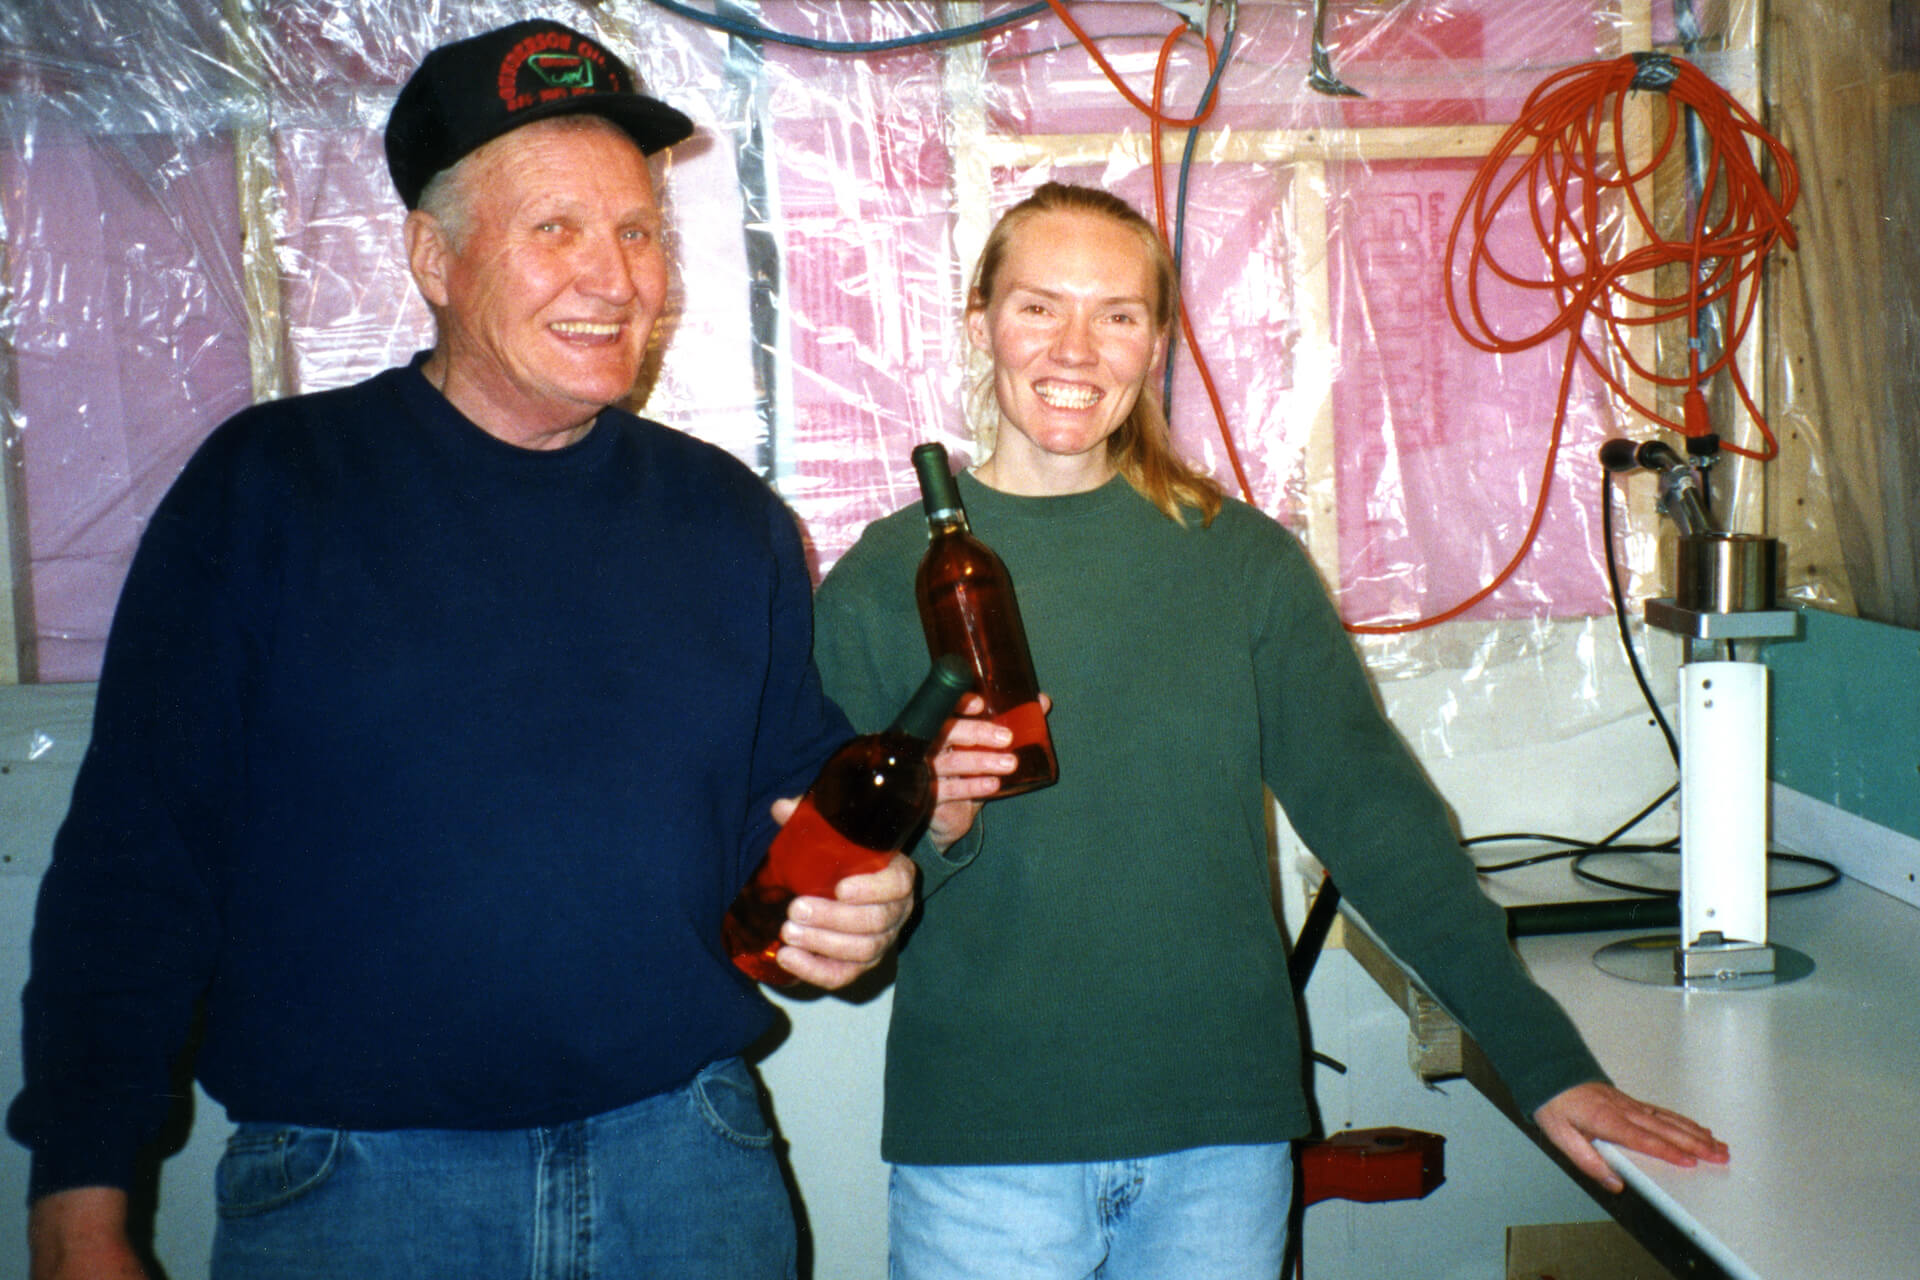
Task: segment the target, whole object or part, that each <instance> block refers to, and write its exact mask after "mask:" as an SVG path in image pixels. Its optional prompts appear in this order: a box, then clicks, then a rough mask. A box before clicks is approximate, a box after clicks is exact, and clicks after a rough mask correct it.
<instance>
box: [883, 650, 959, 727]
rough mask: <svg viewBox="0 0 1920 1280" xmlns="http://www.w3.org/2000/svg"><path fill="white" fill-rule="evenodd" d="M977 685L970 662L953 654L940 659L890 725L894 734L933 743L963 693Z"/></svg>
mask: <svg viewBox="0 0 1920 1280" xmlns="http://www.w3.org/2000/svg"><path fill="white" fill-rule="evenodd" d="M972 687H973V670H972V668H970V667H969V666H968V665H967V663H966V661H965V660H964V659H962V658H959V657H956V656H954V655H952V654H948V655H947V656H945V657H943V658H941V659H939V660H938V661H936V662H935V663H934V664H933V669H932V670H931V671H929V672H928V673H927V678H926V679H925V680H923V681H921V682H920V687H919V688H918V689H916V690H914V692H913V696H912V697H911V698H908V699H907V705H906V706H904V707H902V708H901V709H900V714H899V715H897V716H895V717H894V718H893V723H892V724H891V725H890V726H888V731H889V732H891V733H904V734H906V735H907V736H908V737H910V738H918V739H919V740H920V741H922V742H931V741H933V739H934V738H935V737H936V736H937V735H938V734H939V732H940V726H941V725H943V724H945V723H946V721H947V717H948V716H950V715H952V714H953V708H954V707H955V705H957V704H958V703H959V701H960V695H961V694H963V693H965V692H966V691H967V690H968V689H970V688H972Z"/></svg>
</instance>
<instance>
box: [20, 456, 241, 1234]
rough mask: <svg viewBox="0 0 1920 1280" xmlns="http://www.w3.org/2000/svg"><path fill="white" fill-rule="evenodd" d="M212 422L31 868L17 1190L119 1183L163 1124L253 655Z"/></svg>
mask: <svg viewBox="0 0 1920 1280" xmlns="http://www.w3.org/2000/svg"><path fill="white" fill-rule="evenodd" d="M229 443H230V439H229V438H227V437H222V436H219V435H218V434H216V437H215V438H214V439H213V440H211V441H210V442H209V446H208V447H206V448H203V449H202V450H201V452H200V453H199V454H198V455H196V457H195V459H194V460H193V461H192V462H191V463H190V464H189V466H188V468H187V470H186V471H185V472H184V473H183V474H182V476H181V478H180V480H179V481H178V482H177V483H176V484H175V486H174V487H173V489H172V490H171V491H170V492H169V494H168V496H167V497H166V498H165V499H164V500H163V502H162V503H161V505H160V508H159V509H158V511H156V513H155V515H154V518H153V521H152V523H151V525H150V527H149V528H148V530H147V533H146V534H145V536H144V537H143V538H142V540H141V543H140V546H139V549H138V551H137V552H136V554H135V557H134V560H133V564H132V567H131V569H130V571H129V574H128V577H127V580H126V584H125V586H124V588H123V590H122V595H121V599H120V603H119V606H118V608H117V610H116V612H115V616H114V622H113V625H112V628H111V630H110V632H109V636H108V642H107V650H106V656H105V660H104V663H103V666H102V670H101V676H100V683H99V689H98V693H97V699H96V704H95V710H94V725H93V735H92V739H91V742H90V744H89V746H88V749H87V753H86V756H85V758H84V760H83V761H82V764H81V768H80V773H79V776H78V779H77V780H76V783H75V787H74V794H73V800H72V804H71V806H70V809H69V812H68V815H67V818H66V820H65V822H64V823H63V824H62V826H61V829H60V832H59V834H58V836H57V837H56V839H55V843H54V853H53V860H52V863H51V865H50V866H49V869H48V871H47V873H46V876H45V878H44V879H43V881H42V883H41V888H40V897H39V902H38V907H37V913H36V916H35V921H34V929H33V940H32V946H31V966H32V968H31V975H30V977H29V979H28V982H27V986H26V990H25V993H24V996H23V1004H24V1044H23V1050H24V1052H23V1068H24V1075H25V1088H24V1089H23V1091H22V1092H21V1094H20V1096H19V1098H18V1099H17V1100H16V1101H15V1102H14V1104H13V1107H12V1108H11V1110H10V1113H9V1116H8V1128H9V1130H10V1131H11V1132H12V1134H13V1135H14V1136H15V1137H16V1138H17V1139H18V1140H19V1141H20V1142H21V1143H23V1144H24V1145H26V1146H27V1147H28V1148H30V1149H31V1151H32V1153H33V1163H32V1175H31V1182H30V1194H31V1195H32V1196H33V1197H35V1198H37V1197H40V1196H43V1195H46V1194H48V1193H50V1192H53V1191H59V1190H63V1189H67V1188H72V1187H79V1186H112V1187H126V1186H127V1185H128V1184H129V1181H130V1179H131V1178H132V1176H133V1168H134V1162H135V1158H136V1156H137V1154H138V1152H139V1150H140V1148H141V1147H142V1146H143V1145H144V1144H146V1143H147V1142H149V1141H151V1140H152V1139H153V1137H154V1136H155V1135H156V1134H157V1132H158V1131H159V1129H160V1127H161V1126H162V1124H163V1123H164V1121H165V1119H166V1116H167V1112H168V1108H169V1106H170V1105H171V1102H172V1098H173V1093H174V1088H173V1085H172V1083H171V1078H170V1073H171V1068H172V1065H173V1062H174V1060H175V1059H176V1058H177V1057H178V1055H179V1053H180V1050H181V1047H182V1045H183V1043H184V1041H185V1039H186V1035H187V1031H188V1027H189V1024H190V1022H191V1020H192V1016H193V1009H194V1006H195V1003H196V1001H197V999H198V998H199V996H200V995H201V993H202V992H203V991H204V989H205V987H206V984H207V982H208V980H209V977H210V975H211V972H212V968H213V964H214V957H215V950H216V939H217V937H218V934H219V903H218V901H217V900H216V896H215V894H214V893H213V891H212V889H211V884H212V877H211V875H210V874H209V872H210V869H211V868H212V867H213V866H214V865H216V864H217V863H218V861H219V859H220V857H221V856H222V849H223V847H224V846H225V844H226V843H227V839H228V833H229V831H230V830H231V828H232V825H233V824H234V823H237V822H240V821H243V820H244V819H243V817H242V815H241V814H240V813H239V812H237V811H238V810H239V809H240V808H241V805H240V803H239V801H238V799H237V797H238V795H239V792H240V783H241V777H242V766H241V762H240V759H239V751H238V744H239V743H240V742H241V741H242V740H243V721H244V717H245V714H246V713H245V710H244V708H245V706H246V701H247V689H248V686H249V683H250V680H251V672H252V671H253V670H254V664H255V663H256V662H257V660H258V656H259V655H258V644H257V635H258V631H257V629H256V627H255V625H254V618H255V616H256V613H255V611H256V610H258V609H260V608H261V607H263V606H262V601H263V599H264V594H265V593H264V592H263V591H262V587H263V580H262V577H261V575H260V574H259V571H258V568H257V566H258V563H259V560H260V558H261V556H262V555H263V554H264V553H265V548H264V547H263V546H262V544H261V541H260V539H258V538H255V537H251V536H248V535H247V534H246V533H245V532H244V531H243V530H244V528H245V526H246V523H247V519H248V512H247V511H246V510H245V509H243V508H242V506H241V505H240V504H239V503H238V502H237V501H236V499H235V498H234V496H233V495H234V494H235V492H236V490H237V486H235V485H233V484H232V483H230V475H231V468H230V466H229V465H228V460H229V458H230V451H229V450H228V449H227V448H226V446H227V445H228V444H229Z"/></svg>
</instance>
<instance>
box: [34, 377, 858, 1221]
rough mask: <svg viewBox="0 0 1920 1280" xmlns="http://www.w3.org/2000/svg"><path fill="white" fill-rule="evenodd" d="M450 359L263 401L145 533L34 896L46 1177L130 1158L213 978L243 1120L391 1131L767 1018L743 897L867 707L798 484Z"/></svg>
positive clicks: (569, 1105)
mask: <svg viewBox="0 0 1920 1280" xmlns="http://www.w3.org/2000/svg"><path fill="white" fill-rule="evenodd" d="M417 368H418V361H417V360H416V362H415V367H414V368H411V369H405V370H391V371H389V372H387V373H384V374H381V375H379V376H378V377H375V378H373V379H371V380H370V381H368V382H365V383H362V384H360V385H358V386H355V387H351V388H347V389H344V390H340V391H332V392H324V393H320V394H315V395H310V396H303V397H298V398H295V399H292V400H287V401H282V402H278V403H274V404H268V405H262V406H257V407H255V408H253V409H249V410H247V411H245V412H243V413H241V414H239V415H237V416H236V417H235V418H233V419H232V420H231V421H229V422H228V423H226V424H225V425H224V426H222V427H221V428H220V429H219V430H218V431H216V432H215V433H214V434H213V435H212V436H211V437H210V438H209V439H208V440H207V442H206V443H205V444H204V445H203V446H202V447H201V449H200V450H199V452H198V453H197V454H196V455H195V457H194V458H193V460H192V461H191V462H190V463H189V464H188V466H187V468H186V469H185V471H184V472H183V473H182V474H181V476H180V478H179V480H178V481H177V482H176V484H175V485H174V488H173V489H172V491H171V492H170V493H169V494H168V496H167V498H166V499H165V501H164V502H163V503H162V504H161V506H160V508H159V510H158V511H157V512H156V513H155V516H154V519H153V522H152V525H151V526H150V528H149V529H148V531H147V533H146V535H145V537H144V538H143V539H142V541H141V545H140V549H139V551H138V553H137V555H136V557H135V560H134V564H133V567H132V570H131V573H130V574H129V576H128V579H127V583H126V587H125V589H124V592H123V594H122V597H121V601H120V605H119V609H118V611H117V613H116V615H115V619H114V625H113V630H112V633H111V635H110V638H109V641H108V646H107V654H106V659H105V663H104V667H103V669H102V673H101V679H100V689H99V701H98V706H97V709H96V713H95V724H94V733H93V740H92V745H91V747H90V749H89V751H88V753H87V757H86V760H85V763H84V765H83V767H82V769H81V773H80V777H79V780H78V782H77V784H76V787H75V793H74V801H73V806H72V809H71V812H70V813H69V816H68V818H67V820H66V822H65V824H64V826H63V827H62V829H61V832H60V835H59V837H58V840H57V842H56V845H55V851H54V859H53V864H52V867H51V868H50V870H49V871H48V873H47V876H46V879H45V882H44V884H43V886H42V890H41V897H40V903H39V912H38V915H37V917H36V922H35V926H34V937H33V957H32V964H33V970H32V977H31V979H30V981H29V983H28V987H27V991H26V997H25V1001H26V1010H25V1012H26V1055H25V1068H26V1088H25V1090H24V1091H23V1093H22V1094H21V1096H20V1098H19V1099H18V1100H17V1101H16V1103H15V1105H14V1106H13V1108H12V1110H11V1112H10V1115H9V1120H8V1124H9V1128H10V1129H11V1130H12V1132H13V1133H14V1135H15V1136H16V1137H17V1138H19V1139H20V1140H21V1141H22V1142H24V1143H25V1144H27V1145H28V1146H29V1147H31V1148H32V1149H33V1151H34V1173H33V1184H32V1193H33V1194H34V1195H42V1194H46V1193H47V1192H50V1191H54V1190H59V1189H62V1188H65V1187H72V1186H81V1185H120V1186H124V1185H126V1182H127V1180H128V1178H129V1176H130V1171H131V1167H132V1162H133V1157H134V1154H135V1152H136V1150H137V1148H138V1147H139V1145H140V1144H141V1143H142V1142H143V1141H144V1140H146V1139H148V1138H149V1137H150V1136H151V1135H152V1134H153V1133H154V1131H155V1130H156V1129H157V1127H158V1126H159V1124H160V1123H161V1121H162V1119H163V1116H164V1112H165V1107H166V1095H167V1084H166V1079H167V1076H166V1072H167V1064H168V1062H169V1060H170V1059H171V1058H172V1057H174V1056H175V1055H176V1054H177V1052H178V1050H179V1048H180V1046H181V1044H182V1041H183V1038H184V1035H185V1033H186V1030H187V1028H188V1025H189V1022H190V1019H191V1015H192V1011H193V1007H194V1005H195V1003H196V1001H198V1000H201V999H204V1000H205V1004H206V1013H207V1022H206V1039H205V1042H204V1044H203V1046H202V1047H201V1049H200V1051H199V1054H198V1059H197V1061H198V1074H199V1077H200V1079H201V1081H202V1082H203V1084H204V1086H205V1087H206V1089H207V1091H208V1092H209V1093H210V1094H211V1095H212V1096H213V1097H214V1098H215V1099H217V1100H219V1101H220V1102H221V1103H223V1104H224V1105H225V1106H226V1108H227V1111H228V1114H229V1116H230V1117H231V1118H232V1119H233V1120H235V1121H267V1122H278V1123H292V1124H309V1125H319V1126H329V1127H343V1128H363V1129H388V1128H414V1127H433V1128H517V1127H525V1126H533V1125H541V1124H552V1123H559V1122H564V1121H567V1120H571V1119H577V1118H580V1117H583V1116H587V1115H592V1114H596V1113H598V1112H601V1111H605V1110H608V1109H610V1108H613V1107H617V1106H622V1105H625V1104H627V1103H629V1102H633V1101H635V1100H638V1099H640V1098H642V1097H645V1096H648V1095H650V1094H653V1093H656V1092H659V1091H660V1090H662V1089H667V1088H671V1087H673V1086H675V1085H678V1084H680V1083H682V1082H684V1081H685V1080H687V1079H689V1078H690V1077H691V1076H692V1075H693V1074H694V1073H695V1072H696V1071H698V1070H699V1069H700V1068H701V1067H702V1066H703V1065H705V1064H706V1063H708V1062H710V1061H712V1060H714V1059H716V1058H719V1057H723V1056H726V1055H729V1054H732V1053H736V1052H738V1051H739V1050H741V1049H742V1048H743V1047H745V1046H746V1045H747V1044H748V1043H750V1042H751V1041H752V1040H753V1039H754V1038H755V1037H756V1036H757V1035H758V1034H759V1033H760V1032H761V1031H762V1030H763V1029H764V1027H765V1025H766V1021H767V1018H768V1016H769V1010H768V1006H767V1005H766V1002H765V1001H764V1000H763V999H762V998H761V996H760V995H759V993H758V992H757V990H755V989H754V988H753V987H752V986H751V984H749V983H748V982H746V981H745V980H744V979H743V978H741V977H740V976H739V974H738V973H737V972H736V971H735V970H734V969H733V968H732V966H731V965H729V964H728V963H727V960H726V958H725V954H724V951H723V949H722V946H721V942H720V935H719V922H720V918H721V915H722V913H723V912H724V911H725V909H726V906H727V904H728V902H729V901H730V900H731V898H732V896H733V894H734V892H735V891H736V890H737V888H738V887H739V886H740V885H741V884H742V883H743V882H744V881H745V879H746V877H747V875H748V873H749V872H750V871H751V870H752V868H753V866H754V864H755V863H756V862H757V861H758V860H759V858H760V856H761V855H762V853H764V851H765V848H766V844H767V841H768V840H769V839H770V838H771V835H772V832H773V828H774V824H773V820H772V817H771V815H770V814H769V812H768V806H769V805H770V803H771V802H772V801H773V800H774V799H775V798H776V797H779V796H783V795H797V794H799V793H800V792H801V791H802V790H804V788H805V786H806V784H807V782H808V781H809V780H810V779H811V777H812V775H813V773H814V771H815V770H816V769H817V767H818V766H819V764H820V763H821V762H822V761H823V760H824V759H825V757H826V755H827V754H828V753H829V752H830V751H831V750H832V748H833V747H834V746H835V745H837V744H838V743H839V742H841V741H843V740H844V739H845V738H846V737H847V736H848V735H849V734H850V733H851V730H850V729H849V728H848V726H847V724H846V722H845V720H844V719H843V718H842V717H841V715H840V713H839V711H838V710H837V709H836V708H835V707H834V706H833V705H832V704H831V703H830V702H828V701H827V700H826V699H825V698H824V696H823V695H822V693H821V691H820V684H819V679H818V676H817V675H816V673H815V671H814V668H813V665H812V661H811V658H810V646H811V627H812V615H811V601H810V591H809V582H808V578H807V574H806V569H805V566H804V561H803V559H802V553H801V547H800V540H799V537H798V532H797V530H796V528H795V525H794V522H793V519H792V516H791V515H790V513H789V512H788V511H787V509H786V508H785V507H784V506H782V505H781V503H780V502H779V501H778V500H777V498H776V497H775V496H774V495H773V494H772V492H771V491H770V490H769V489H768V488H767V486H766V485H765V484H764V483H763V482H762V481H761V480H760V479H759V478H758V477H756V476H754V475H753V474H752V473H751V472H750V471H748V470H747V469H746V468H745V467H743V466H741V465H740V464H739V463H738V462H736V461H735V460H734V459H733V458H731V457H730V456H728V455H727V454H725V453H724V452H722V451H720V450H718V449H715V448H713V447H712V446H710V445H707V444H703V443H701V442H699V441H696V440H693V439H691V438H689V437H687V436H685V435H683V434H681V433H679V432H675V431H671V430H668V429H667V428H665V427H662V426H659V425H658V424H655V423H650V422H645V421H642V420H640V419H638V418H635V417H633V416H631V415H628V414H624V413H620V412H617V411H613V410H609V411H607V412H605V413H603V414H602V415H601V416H600V419H599V421H598V423H597V424H596V425H595V427H594V428H593V430H591V431H590V432H588V434H587V435H586V436H585V437H584V438H583V439H582V440H580V441H578V442H577V443H575V444H573V445H571V446H569V447H567V448H564V449H559V450H555V451H551V452H538V451H528V450H522V449H517V448H514V447H512V446H510V445H507V444H505V443H503V442H501V441H499V440H496V439H495V438H493V437H492V436H489V435H487V434H486V433H484V432H483V431H481V430H480V429H478V428H477V427H475V426H474V425H472V424H471V423H469V422H468V421H467V420H466V419H465V418H463V417H461V416H460V415H459V414H458V413H457V412H456V411H455V410H454V409H453V408H452V407H451V406H450V405H449V404H448V403H447V402H446V401H445V400H444V399H443V398H442V397H441V396H440V395H439V394H438V393H437V392H436V391H434V390H433V389H432V388H431V387H430V386H429V385H428V384H427V382H426V381H425V379H424V378H422V377H421V375H420V374H419V372H418V371H417Z"/></svg>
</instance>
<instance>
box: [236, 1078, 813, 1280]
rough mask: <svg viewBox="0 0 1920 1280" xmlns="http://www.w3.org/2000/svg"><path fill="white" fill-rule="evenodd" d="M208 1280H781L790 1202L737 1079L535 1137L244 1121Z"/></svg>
mask: <svg viewBox="0 0 1920 1280" xmlns="http://www.w3.org/2000/svg"><path fill="white" fill-rule="evenodd" d="M216 1183H217V1192H218V1204H219V1213H220V1219H219V1225H218V1227H217V1229H216V1231H215V1236H214V1248H213V1267H212V1276H213V1280H323V1278H324V1280H438V1278H440V1277H445V1278H446V1280H493V1278H494V1277H498V1278H499V1280H594V1278H595V1277H606V1278H615V1277H618V1278H620V1280H628V1278H636V1280H637V1278H640V1277H647V1278H652V1277H658V1278H659V1280H793V1277H794V1274H795V1240H794V1220H793V1205H792V1201H791V1200H790V1199H789V1198H788V1195H787V1189H786V1184H785V1182H784V1181H783V1179H782V1177H781V1174H780V1169H779V1165H778V1163H777V1161H776V1159H775V1157H774V1153H773V1133H772V1130H771V1129H770V1128H769V1126H768V1124H767V1120H766V1116H765V1113H764V1112H763V1111H762V1109H761V1106H760V1098H759V1092H758V1089H757V1087H756V1085H755V1082H754V1078H753V1075H752V1073H751V1072H750V1071H749V1070H748V1068H747V1067H746V1066H745V1064H743V1063H742V1062H740V1061H739V1060H738V1059H729V1060H727V1061H724V1062H719V1063H715V1064H714V1065H713V1066H710V1067H708V1068H707V1069H706V1070H705V1071H703V1072H701V1073H700V1075H699V1076H698V1077H696V1078H695V1079H694V1081H693V1082H692V1083H691V1084H689V1085H687V1086H686V1087H684V1088H681V1089H675V1090H672V1091H671V1092H668V1093H663V1094H658V1095H656V1096H654V1097H651V1098H647V1099H645V1100H643V1101H641V1102H638V1103H635V1104H634V1105H633V1106H630V1107H624V1108H622V1109H620V1110H618V1111H610V1112H607V1113H606V1114H604V1115H599V1116H594V1117H592V1118H590V1119H586V1120H580V1121H576V1122H574V1123H572V1124H564V1125H556V1126H552V1127H549V1128H540V1129H516V1130H504V1131H467V1130H458V1131H453V1130H437V1129H416V1130H403V1131H399V1132H392V1133H366V1132H359V1131H350V1130H333V1129H306V1128H295V1127H289V1126H285V1125H260V1124H245V1125H241V1126H240V1127H239V1129H238V1130H237V1131H236V1132H235V1133H234V1135H233V1138H232V1139H231V1141H230V1142H229V1143H228V1145H227V1151H226V1154H225V1156H224V1157H222V1159H221V1161H220V1166H219V1169H218V1171H217V1173H216Z"/></svg>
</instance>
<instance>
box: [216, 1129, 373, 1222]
mask: <svg viewBox="0 0 1920 1280" xmlns="http://www.w3.org/2000/svg"><path fill="white" fill-rule="evenodd" d="M342 1137H343V1135H342V1134H341V1132H340V1131H339V1130H338V1129H303V1128H297V1127H293V1126H288V1125H251V1124H248V1125H241V1126H240V1128H239V1129H238V1130H237V1131H236V1132H235V1133H234V1135H233V1137H231V1138H229V1139H228V1140H227V1149H226V1152H225V1153H224V1154H223V1155H221V1157H220V1163H219V1165H218V1166H217V1167H216V1168H215V1170H214V1175H213V1182H214V1197H215V1203H216V1207H217V1209H218V1212H219V1214H220V1216H221V1217H223V1218H244V1217H247V1216H249V1215H251V1214H256V1213H265V1212H267V1211H268V1210H270V1209H276V1208H278V1207H280V1206H281V1205H283V1204H287V1203H289V1202H290V1201H293V1200H297V1199H299V1198H300V1197H301V1196H303V1195H306V1194H307V1193H308V1192H309V1191H312V1190H313V1189H314V1188H315V1187H317V1186H319V1185H320V1184H321V1183H323V1182H325V1181H326V1180H327V1178H328V1177H329V1176H330V1175H331V1174H332V1173H333V1170H334V1166H335V1165H336V1164H337V1163H338V1162H339V1158H340V1144H341V1141H342Z"/></svg>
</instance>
